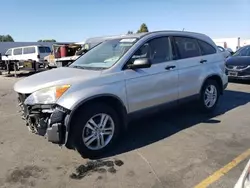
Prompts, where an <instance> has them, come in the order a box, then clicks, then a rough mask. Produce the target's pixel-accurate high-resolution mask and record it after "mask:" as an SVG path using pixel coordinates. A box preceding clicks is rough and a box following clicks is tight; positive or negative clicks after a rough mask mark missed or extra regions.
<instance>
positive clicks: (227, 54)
mask: <svg viewBox="0 0 250 188" xmlns="http://www.w3.org/2000/svg"><path fill="white" fill-rule="evenodd" d="M217 47H218V48H219V50H220V52H221V53H223V55H224V57H225V58H228V57H230V56H231V55H232V53H231V52H230V51H229V50H227V49H225V48H223V47H222V46H217Z"/></svg>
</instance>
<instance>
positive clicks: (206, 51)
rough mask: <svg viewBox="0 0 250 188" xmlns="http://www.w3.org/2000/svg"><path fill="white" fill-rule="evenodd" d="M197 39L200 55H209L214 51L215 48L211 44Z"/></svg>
mask: <svg viewBox="0 0 250 188" xmlns="http://www.w3.org/2000/svg"><path fill="white" fill-rule="evenodd" d="M197 41H198V44H199V46H200V49H201V54H202V55H210V54H215V53H216V49H215V48H214V47H213V46H212V45H210V44H208V43H207V42H204V41H201V40H197Z"/></svg>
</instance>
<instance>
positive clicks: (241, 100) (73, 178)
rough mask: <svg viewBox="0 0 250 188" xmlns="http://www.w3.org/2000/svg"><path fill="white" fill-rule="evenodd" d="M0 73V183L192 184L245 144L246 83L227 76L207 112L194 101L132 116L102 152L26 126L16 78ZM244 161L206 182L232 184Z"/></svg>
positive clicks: (13, 187)
mask: <svg viewBox="0 0 250 188" xmlns="http://www.w3.org/2000/svg"><path fill="white" fill-rule="evenodd" d="M19 79H21V78H13V77H11V78H6V77H3V76H0V187H1V188H25V187H38V188H45V187H47V188H50V187H51V188H66V187H73V188H78V187H79V188H80V187H81V188H83V187H88V188H89V187H96V188H99V187H114V188H119V187H121V188H123V187H124V188H125V187H141V188H147V187H153V188H160V187H170V188H172V187H175V188H183V187H194V186H195V185H197V184H198V183H200V182H201V181H202V180H204V179H205V178H207V177H208V176H209V175H211V174H212V173H214V172H215V171H217V170H218V169H220V168H221V167H223V166H225V165H226V164H228V163H229V162H230V161H232V160H233V159H234V158H235V157H237V156H238V155H240V154H241V153H242V152H244V151H246V150H247V149H249V148H250V137H249V132H250V116H249V112H250V104H249V101H250V85H249V84H240V83H230V84H229V86H228V89H227V90H226V92H225V94H224V96H223V97H222V98H221V100H220V104H219V105H220V106H219V108H218V109H217V110H216V111H215V112H214V114H212V115H209V116H208V115H202V114H200V113H199V112H197V110H196V109H193V108H192V107H193V105H192V104H189V105H185V106H182V107H180V108H177V109H174V110H170V111H164V112H161V113H160V114H156V115H154V116H152V117H148V118H144V119H141V120H137V121H135V122H133V123H131V125H130V128H129V130H128V132H127V133H125V134H124V136H123V137H124V138H122V141H121V142H120V144H119V146H118V147H117V148H116V149H115V150H114V151H113V152H112V153H109V154H107V156H106V157H105V158H103V159H99V160H98V161H91V160H88V159H83V158H81V157H80V155H79V154H78V153H77V152H76V151H72V150H67V149H66V148H60V147H59V146H57V145H54V144H51V143H48V142H47V141H46V140H45V139H44V138H43V137H40V136H37V135H33V134H31V133H30V132H28V130H27V128H26V126H25V123H24V122H23V120H21V117H20V115H19V113H18V110H19V109H18V105H17V100H16V94H15V93H14V92H13V85H14V83H15V82H16V81H17V80H19ZM246 162H247V160H244V161H242V162H241V163H240V165H238V166H237V167H235V168H233V169H232V170H231V171H230V172H229V173H228V174H225V175H224V176H223V177H222V178H220V179H219V180H218V181H216V182H215V183H213V184H211V185H210V187H233V186H234V184H235V183H236V181H237V179H238V178H239V176H240V174H241V172H242V170H243V168H244V166H245V165H246Z"/></svg>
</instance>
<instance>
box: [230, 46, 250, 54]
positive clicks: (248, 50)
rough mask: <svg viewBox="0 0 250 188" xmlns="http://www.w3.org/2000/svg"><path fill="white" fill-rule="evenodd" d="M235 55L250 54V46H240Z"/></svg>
mask: <svg viewBox="0 0 250 188" xmlns="http://www.w3.org/2000/svg"><path fill="white" fill-rule="evenodd" d="M233 56H250V46H245V47H242V48H240V49H239V50H238V51H237V52H235V54H234V55H233Z"/></svg>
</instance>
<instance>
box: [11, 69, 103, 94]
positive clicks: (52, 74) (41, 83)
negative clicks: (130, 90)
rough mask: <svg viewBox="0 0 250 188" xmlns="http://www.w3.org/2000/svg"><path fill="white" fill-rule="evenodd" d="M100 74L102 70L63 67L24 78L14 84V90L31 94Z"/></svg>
mask: <svg viewBox="0 0 250 188" xmlns="http://www.w3.org/2000/svg"><path fill="white" fill-rule="evenodd" d="M100 74H101V71H93V70H84V69H77V68H69V67H61V68H56V69H52V70H49V71H44V72H41V73H36V74H34V75H32V76H29V77H27V78H24V79H22V80H20V81H18V82H17V83H16V84H15V85H14V90H15V91H16V92H17V93H24V94H30V93H33V92H34V91H37V90H39V89H43V88H46V87H51V86H56V85H63V84H73V83H74V82H76V81H77V82H79V81H84V80H89V79H90V78H94V77H98V76H99V75H100Z"/></svg>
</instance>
